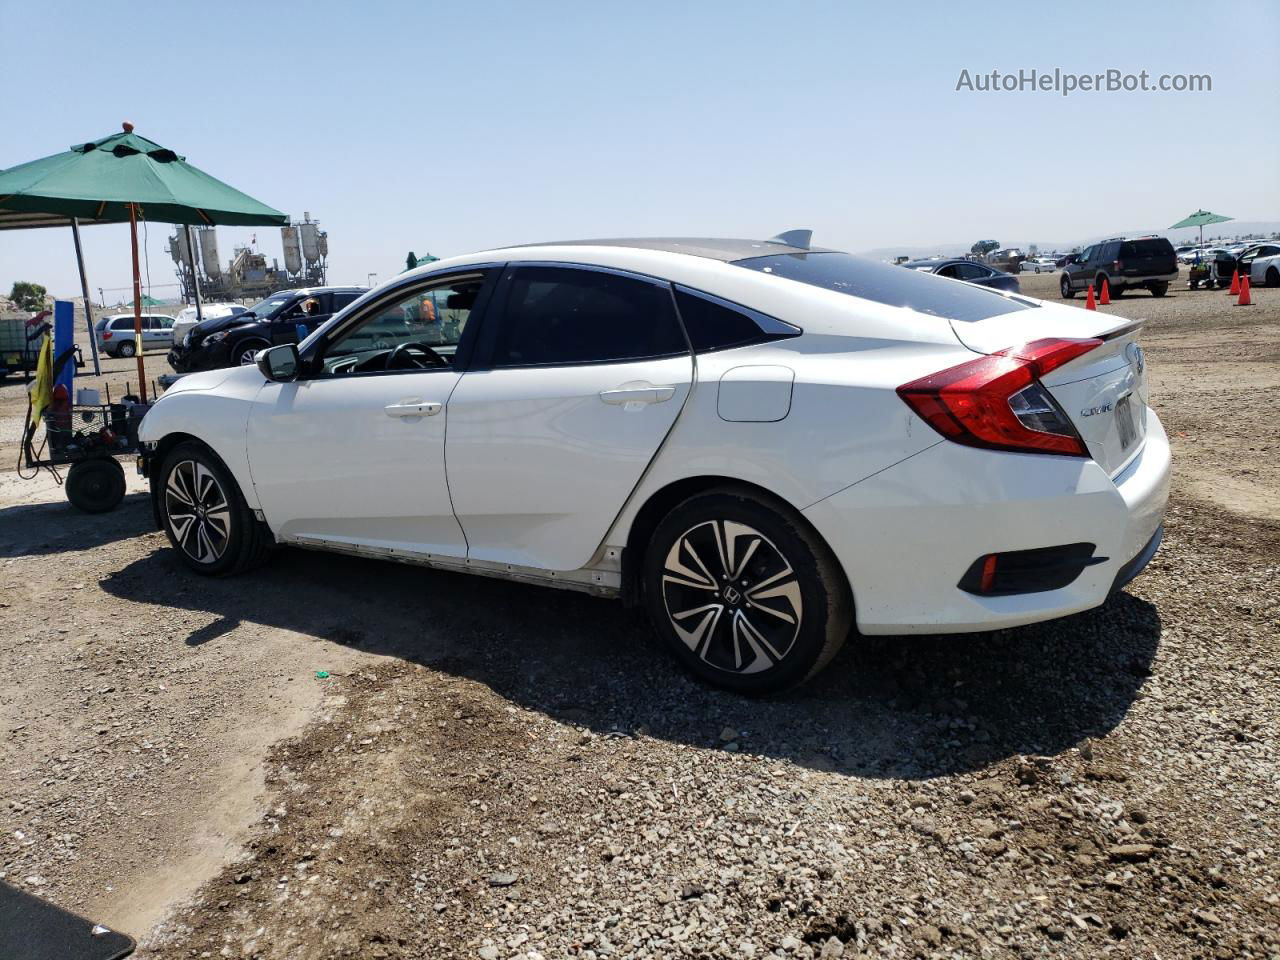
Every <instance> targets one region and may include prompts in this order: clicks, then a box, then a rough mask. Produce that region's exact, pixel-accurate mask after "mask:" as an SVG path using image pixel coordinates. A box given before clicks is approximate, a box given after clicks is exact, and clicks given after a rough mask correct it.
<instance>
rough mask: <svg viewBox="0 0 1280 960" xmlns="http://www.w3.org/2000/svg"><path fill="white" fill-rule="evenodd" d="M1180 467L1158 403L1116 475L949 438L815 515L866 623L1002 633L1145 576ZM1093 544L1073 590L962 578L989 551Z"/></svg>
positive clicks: (813, 510) (1073, 609)
mask: <svg viewBox="0 0 1280 960" xmlns="http://www.w3.org/2000/svg"><path fill="white" fill-rule="evenodd" d="M1169 474H1170V456H1169V442H1168V438H1167V437H1166V436H1165V432H1164V428H1163V426H1161V424H1160V421H1159V418H1157V417H1156V415H1155V414H1154V413H1153V412H1149V413H1148V428H1147V436H1146V440H1145V445H1144V447H1143V450H1142V452H1141V453H1140V454H1139V455H1138V456H1137V457H1136V458H1135V459H1134V460H1133V462H1132V463H1130V464H1129V466H1128V467H1126V469H1125V470H1124V472H1123V473H1121V474H1120V475H1119V476H1117V477H1116V478H1115V479H1114V480H1113V479H1112V478H1110V477H1108V476H1107V474H1106V472H1105V471H1104V470H1103V469H1102V467H1100V466H1099V465H1098V464H1097V463H1095V462H1094V461H1092V460H1082V459H1077V458H1071V457H1057V456H1046V455H1042V454H1014V453H998V452H994V451H987V450H978V449H974V448H972V447H965V446H961V445H959V444H955V443H951V442H947V441H943V442H941V443H938V444H936V445H935V446H933V447H930V448H929V449H927V450H925V451H923V452H922V453H919V454H916V455H915V456H913V457H910V458H908V459H907V460H904V461H902V462H901V463H899V464H897V465H895V466H893V467H890V468H889V469H888V470H884V471H882V472H880V473H878V474H875V475H874V476H872V477H869V478H867V479H866V480H863V481H862V482H860V483H857V484H854V485H853V486H851V487H848V488H846V489H844V490H842V491H841V492H839V493H837V494H835V495H833V496H831V497H828V498H826V499H825V500H821V501H819V502H818V503H816V504H814V505H812V506H811V507H809V508H808V509H806V510H805V511H804V514H805V516H806V517H808V518H809V520H810V521H811V522H812V523H813V524H814V526H815V527H816V528H817V530H818V532H819V533H821V534H822V536H823V537H824V538H825V539H826V541H827V543H828V544H830V546H831V548H832V550H833V551H834V552H835V554H836V557H837V559H839V561H840V563H841V564H842V566H843V567H844V571H845V573H846V575H847V576H848V577H849V582H850V585H851V586H852V588H853V595H854V604H855V607H856V610H857V623H858V627H859V629H860V630H861V631H862V632H863V633H868V634H894V633H965V632H972V631H978V630H993V629H998V628H1001V627H1010V626H1017V625H1020V624H1026V623H1035V622H1037V621H1041V620H1050V619H1053V618H1056V617H1062V616H1066V615H1068V614H1072V613H1077V612H1079V611H1082V610H1088V609H1090V608H1092V607H1096V606H1098V605H1100V604H1101V603H1103V602H1105V601H1106V599H1107V597H1108V596H1109V595H1110V594H1111V593H1112V591H1113V589H1119V587H1120V586H1123V584H1124V583H1126V582H1128V580H1127V579H1126V578H1128V579H1131V578H1132V577H1133V576H1136V575H1137V573H1138V572H1139V571H1140V570H1141V568H1142V567H1143V566H1145V565H1146V563H1147V561H1149V560H1150V558H1151V555H1153V554H1154V552H1155V548H1156V547H1158V546H1159V538H1158V535H1157V533H1158V531H1159V530H1160V527H1161V523H1162V521H1163V518H1164V510H1165V504H1166V502H1167V500H1168V495H1169ZM1082 542H1085V543H1092V544H1094V545H1095V548H1094V552H1093V556H1094V557H1095V558H1105V559H1104V560H1100V561H1099V562H1096V563H1094V564H1093V565H1090V566H1086V567H1084V568H1083V569H1082V570H1081V571H1080V573H1079V575H1078V576H1077V577H1076V578H1075V579H1074V580H1073V581H1072V582H1071V583H1069V584H1068V585H1067V586H1064V587H1060V588H1058V589H1053V590H1044V591H1039V592H1035V593H1018V594H1004V595H991V596H984V595H979V594H975V593H971V592H968V591H967V590H964V589H961V588H960V587H959V585H958V584H959V582H960V580H961V578H962V577H963V576H964V575H965V573H966V571H967V570H969V568H970V567H972V565H973V564H974V561H975V560H976V559H978V558H980V557H983V556H985V555H987V554H991V553H1003V552H1007V551H1019V550H1034V549H1037V548H1044V547H1054V546H1061V545H1065V544H1074V543H1082ZM1153 544H1154V546H1153ZM1148 551H1149V552H1148Z"/></svg>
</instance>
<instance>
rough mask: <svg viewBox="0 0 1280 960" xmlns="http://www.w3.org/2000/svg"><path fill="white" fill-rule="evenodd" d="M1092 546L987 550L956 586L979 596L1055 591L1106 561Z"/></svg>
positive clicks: (1090, 544)
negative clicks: (1089, 568) (1001, 551)
mask: <svg viewBox="0 0 1280 960" xmlns="http://www.w3.org/2000/svg"><path fill="white" fill-rule="evenodd" d="M1094 547H1095V545H1094V544H1092V543H1067V544H1063V545H1062V546H1059V547H1037V548H1035V549H1034V550H1010V551H1007V552H1005V553H987V554H984V555H983V556H981V557H979V558H978V559H977V560H975V561H973V563H972V564H970V566H969V569H968V570H966V571H965V573H964V576H963V577H961V578H960V582H959V583H958V584H956V586H958V587H959V588H960V589H961V590H964V591H966V592H967V593H972V594H976V595H978V596H982V597H1001V596H1009V595H1011V594H1018V593H1041V592H1043V591H1046V590H1058V589H1061V588H1062V587H1065V586H1067V585H1068V584H1070V583H1072V582H1073V581H1074V580H1075V579H1076V577H1078V576H1080V574H1081V573H1082V572H1084V569H1085V568H1086V567H1092V566H1094V565H1095V564H1098V563H1105V562H1106V561H1107V559H1108V558H1107V557H1095V556H1094V555H1093V551H1094Z"/></svg>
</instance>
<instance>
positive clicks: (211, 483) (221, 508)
mask: <svg viewBox="0 0 1280 960" xmlns="http://www.w3.org/2000/svg"><path fill="white" fill-rule="evenodd" d="M156 496H157V498H158V507H159V514H160V520H161V525H162V526H163V527H164V532H165V533H166V534H167V535H168V537H169V542H170V543H171V544H172V545H173V547H174V549H175V550H177V552H178V556H179V557H181V558H182V562H183V563H185V564H186V565H187V566H188V567H190V568H191V569H192V570H195V571H196V572H197V573H202V574H204V575H206V576H211V577H218V576H226V575H228V574H233V573H240V572H242V571H244V570H248V569H250V568H251V567H254V566H257V565H258V564H259V563H261V562H262V561H263V560H264V559H265V558H266V555H267V551H268V549H269V548H270V546H271V541H270V536H269V534H268V533H267V531H266V530H265V529H264V528H263V525H262V524H260V523H259V522H258V521H257V519H255V517H254V515H253V511H252V510H250V509H249V505H248V504H247V503H245V500H244V496H243V495H242V494H241V493H240V487H239V486H238V485H237V484H236V482H235V479H234V478H233V477H232V476H231V473H230V472H229V471H228V470H227V468H226V467H224V466H223V465H222V461H221V460H219V459H218V458H217V457H216V456H215V455H214V454H213V453H212V452H211V451H210V450H209V449H208V448H207V447H205V446H203V445H202V444H199V443H182V444H179V445H178V446H176V447H174V449H173V451H172V452H171V453H170V454H169V455H168V456H167V457H166V458H165V460H164V463H163V465H162V466H161V467H160V474H159V478H158V483H157V486H156Z"/></svg>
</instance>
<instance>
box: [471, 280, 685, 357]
mask: <svg viewBox="0 0 1280 960" xmlns="http://www.w3.org/2000/svg"><path fill="white" fill-rule="evenodd" d="M688 352H689V345H688V343H687V342H686V341H685V338H684V334H683V332H681V330H680V323H679V321H678V320H677V319H676V313H675V308H674V307H673V306H672V303H671V290H670V288H669V287H668V286H667V285H666V284H663V283H657V282H654V281H651V280H644V279H641V278H639V277H625V276H620V275H618V274H614V273H608V272H605V271H601V270H584V269H580V268H576V267H519V268H517V269H516V270H515V271H514V273H513V275H512V280H511V289H510V292H509V294H508V297H507V301H506V308H505V310H504V311H503V316H502V321H501V325H500V327H499V330H498V337H497V342H496V343H495V344H494V348H493V360H492V362H493V365H494V366H495V367H524V366H544V365H551V364H568V363H607V362H610V361H615V362H616V361H625V360H638V359H642V358H647V357H664V356H673V355H676V354H681V353H683V354H688Z"/></svg>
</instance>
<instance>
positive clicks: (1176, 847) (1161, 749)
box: [0, 276, 1280, 960]
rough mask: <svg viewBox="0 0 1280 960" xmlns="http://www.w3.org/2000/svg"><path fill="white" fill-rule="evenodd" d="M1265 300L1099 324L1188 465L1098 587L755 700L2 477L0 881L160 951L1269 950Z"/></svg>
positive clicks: (1272, 438)
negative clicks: (205, 542)
mask: <svg viewBox="0 0 1280 960" xmlns="http://www.w3.org/2000/svg"><path fill="white" fill-rule="evenodd" d="M1055 282H1056V281H1055V278H1054V277H1052V276H1048V277H1039V278H1036V277H1027V278H1024V280H1023V284H1024V290H1027V291H1028V292H1030V293H1033V294H1036V295H1044V296H1050V297H1051V298H1052V296H1053V294H1052V291H1053V290H1054V289H1055ZM1041 288H1043V289H1041ZM1255 301H1256V302H1257V304H1258V305H1257V306H1255V307H1253V308H1234V307H1232V306H1231V302H1230V300H1228V298H1227V297H1225V295H1222V294H1218V293H1209V292H1196V293H1191V292H1188V291H1180V290H1175V291H1173V292H1171V294H1170V296H1169V297H1167V298H1164V299H1160V300H1157V299H1153V298H1149V297H1148V296H1146V295H1145V294H1133V295H1129V296H1126V297H1124V298H1122V299H1120V300H1119V301H1118V302H1117V303H1115V304H1113V305H1112V306H1111V307H1108V308H1105V309H1108V310H1110V311H1112V312H1116V313H1121V314H1123V315H1126V316H1133V317H1146V318H1148V327H1147V332H1146V334H1145V336H1144V344H1145V346H1146V347H1147V350H1148V355H1149V357H1150V363H1151V373H1152V379H1153V393H1154V402H1155V404H1156V406H1157V408H1158V410H1159V412H1160V414H1161V416H1162V417H1163V418H1164V420H1165V423H1166V426H1167V427H1168V429H1169V432H1170V435H1171V437H1172V439H1173V443H1174V447H1175V455H1176V457H1177V463H1176V470H1177V474H1176V477H1175V485H1174V500H1173V503H1172V506H1171V511H1170V515H1169V518H1168V524H1167V536H1166V540H1165V546H1164V548H1163V550H1162V551H1161V553H1160V554H1159V555H1158V557H1157V558H1156V560H1155V561H1154V562H1153V563H1152V565H1151V567H1150V568H1149V569H1148V571H1147V572H1146V573H1145V574H1144V575H1143V576H1142V577H1141V578H1139V579H1138V580H1137V581H1135V582H1134V583H1133V584H1132V585H1131V586H1130V587H1129V588H1128V590H1127V591H1126V592H1125V593H1123V594H1121V595H1119V596H1117V597H1115V598H1113V600H1112V601H1110V602H1109V603H1108V604H1107V605H1106V606H1104V607H1102V608H1100V609H1098V610H1095V611H1091V612H1089V613H1085V614H1081V615H1078V616H1075V617H1072V618H1070V619H1067V620H1063V621H1059V622H1056V623H1051V624H1041V625H1037V626H1032V627H1025V628H1020V629H1017V630H1009V631H1003V632H999V633H992V634H984V635H976V636H968V637H953V638H946V637H939V638H928V637H926V638H876V639H874V640H870V639H868V640H855V641H854V642H851V643H850V645H849V646H848V647H847V648H846V649H845V651H844V652H843V653H842V655H841V656H840V657H839V658H838V659H837V660H836V662H835V663H834V664H833V665H832V666H831V668H829V669H828V671H827V672H826V673H825V674H824V675H822V676H821V677H820V678H818V680H817V681H815V682H814V683H811V684H810V685H808V686H806V687H804V688H802V689H800V690H798V691H795V692H793V693H791V694H789V695H787V696H785V697H781V698H775V699H771V700H766V701H748V700H743V699H740V698H735V697H732V696H729V695H726V694H723V693H719V692H717V691H713V690H709V689H706V688H704V687H701V686H699V685H697V684H696V683H693V682H691V681H690V680H688V679H687V678H686V677H684V676H683V674H681V673H680V672H679V671H678V670H677V669H676V668H675V667H674V666H673V664H672V663H671V661H670V660H669V659H668V658H667V657H666V655H665V654H664V653H663V652H662V651H661V650H660V649H659V648H658V646H657V644H656V643H655V641H654V640H653V638H652V637H651V636H650V634H649V632H648V630H647V629H646V626H645V624H644V623H643V621H642V620H640V619H639V618H638V617H637V616H636V615H634V614H632V613H629V612H627V611H624V610H622V609H621V608H619V607H618V606H617V605H615V604H613V603H610V602H608V601H602V600H596V599H592V598H588V597H581V596H577V595H572V594H561V593H558V592H554V591H548V590H541V589H537V588H533V587H525V586H518V585H510V584H503V583H499V582H495V581H489V580H483V579H480V578H467V577H461V576H457V575H452V574H445V573H431V572H425V571H420V570H416V569H413V568H407V567H402V566H397V565H390V564H382V563H378V562H375V561H368V560H356V559H347V558H336V557H326V556H323V555H318V554H306V553H300V552H294V551H282V552H281V553H280V554H278V555H277V556H276V557H275V558H274V559H273V561H272V563H271V564H270V565H269V566H268V567H266V568H264V569H263V570H261V571H258V572H256V573H254V574H252V575H249V576H247V577H243V578H239V579H235V580H229V581H215V582H209V581H205V580H202V579H199V578H196V577H193V576H189V575H187V574H186V573H185V572H183V571H182V570H181V569H180V568H179V567H178V566H177V565H176V563H175V562H174V561H173V560H172V559H171V558H170V557H169V556H168V551H167V547H166V546H165V543H164V540H163V538H162V537H161V536H160V535H159V534H157V533H155V532H154V531H152V530H151V529H150V527H149V509H148V507H147V504H146V502H145V500H144V499H143V497H142V496H141V495H140V494H138V495H135V496H131V497H130V499H129V500H128V501H127V502H126V505H125V506H124V507H123V508H122V509H121V510H120V511H118V512H116V513H114V514H111V515H108V516H105V517H84V516H80V515H77V514H74V513H73V512H71V511H70V509H69V508H68V507H66V505H65V502H64V501H61V500H60V499H59V497H60V494H59V491H58V490H57V489H56V488H54V487H53V486H52V485H51V484H50V483H49V482H48V481H46V480H42V481H39V482H30V483H18V482H16V481H15V480H14V479H13V478H12V477H6V478H4V479H3V480H2V481H0V651H2V652H3V657H4V659H3V661H0V662H3V663H5V664H6V665H8V666H9V670H8V671H7V673H6V677H7V679H5V680H0V730H2V731H3V733H4V736H3V738H2V740H0V744H2V746H0V769H3V770H4V773H5V778H4V780H3V781H2V783H3V786H0V874H2V877H3V880H4V881H5V882H8V883H12V884H17V885H20V886H23V887H26V888H29V889H33V890H35V891H36V892H38V893H40V894H41V895H43V896H47V897H49V898H50V899H52V900H54V901H55V902H58V903H60V904H62V905H64V906H67V907H69V908H72V909H76V910H80V911H82V912H85V913H87V914H89V915H91V916H93V917H94V918H95V919H101V920H103V921H104V922H107V923H108V924H110V925H112V926H117V927H119V928H120V929H125V930H128V931H130V932H132V933H134V934H135V935H137V936H139V938H140V939H141V940H142V941H143V946H142V948H141V950H140V952H139V953H140V955H141V956H144V957H148V958H150V957H166V958H167V957H187V956H191V957H201V956H209V957H220V956H235V957H264V958H284V957H289V958H328V957H387V958H418V957H481V958H486V960H495V958H496V960H509V958H513V957H523V958H525V960H536V958H538V957H544V958H558V957H632V956H636V957H643V956H650V957H669V956H690V957H715V956H727V957H750V956H765V955H769V954H780V955H784V956H814V957H818V956H826V957H832V956H844V957H857V956H868V957H935V956H937V957H953V956H955V957H1022V956H1031V955H1036V956H1072V957H1093V956H1099V955H1107V956H1117V957H1161V958H1170V957H1221V958H1236V957H1269V958H1274V957H1280V881H1278V878H1280V863H1278V862H1277V857H1278V856H1280V836H1278V835H1280V799H1278V798H1280V790H1278V789H1277V788H1278V787H1280V747H1278V746H1277V741H1276V731H1277V730H1280V681H1278V680H1277V664H1278V662H1280V649H1278V647H1280V630H1277V621H1278V620H1280V600H1278V599H1277V597H1278V593H1277V589H1276V588H1277V584H1278V582H1280V575H1278V574H1280V516H1278V515H1277V507H1276V504H1277V502H1280V498H1278V497H1277V493H1280V466H1278V464H1280V456H1278V455H1277V454H1278V452H1280V451H1278V450H1277V447H1278V446H1280V439H1278V438H1277V433H1276V431H1275V429H1274V415H1273V411H1274V409H1275V407H1276V404H1277V401H1280V364H1278V363H1277V361H1280V348H1277V343H1280V291H1269V290H1259V291H1255ZM1076 302H1077V303H1079V301H1076ZM113 363H114V364H115V365H118V366H121V367H122V368H123V366H124V365H123V364H120V362H113ZM150 366H151V368H152V369H153V370H158V369H160V361H159V360H158V359H154V360H151V361H150ZM119 377H120V374H116V379H115V380H113V381H112V382H118V379H119ZM20 403H21V394H20V388H16V387H13V386H9V387H4V388H0V426H5V430H4V431H3V435H2V436H0V454H3V455H5V456H9V457H12V456H13V455H14V454H15V453H16V451H15V449H14V446H13V444H12V443H11V442H8V441H9V439H10V438H9V437H8V435H7V434H8V433H9V432H10V431H9V430H8V426H11V425H12V423H13V422H14V421H15V418H20V416H21V409H19V404H20ZM6 425H7V426H6ZM133 489H135V490H140V489H141V488H140V486H138V485H137V484H136V481H134V486H133ZM317 671H323V672H324V673H325V674H326V675H325V676H318V675H317Z"/></svg>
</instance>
